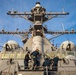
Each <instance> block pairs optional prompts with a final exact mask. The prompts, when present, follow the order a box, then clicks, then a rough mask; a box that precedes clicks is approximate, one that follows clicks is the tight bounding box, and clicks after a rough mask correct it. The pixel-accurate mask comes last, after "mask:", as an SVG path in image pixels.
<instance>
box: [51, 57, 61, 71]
mask: <svg viewBox="0 0 76 75" xmlns="http://www.w3.org/2000/svg"><path fill="white" fill-rule="evenodd" d="M59 60H61V59H59V57H58V56H56V57H54V58H53V61H54V63H53V69H52V70H54V71H57V70H58V61H59Z"/></svg>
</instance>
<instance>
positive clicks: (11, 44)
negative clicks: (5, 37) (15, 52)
mask: <svg viewBox="0 0 76 75" xmlns="http://www.w3.org/2000/svg"><path fill="white" fill-rule="evenodd" d="M6 44H7V46H8V47H9V48H10V49H17V48H19V44H18V43H17V42H16V41H14V40H9V41H7V42H6V43H5V44H4V47H6Z"/></svg>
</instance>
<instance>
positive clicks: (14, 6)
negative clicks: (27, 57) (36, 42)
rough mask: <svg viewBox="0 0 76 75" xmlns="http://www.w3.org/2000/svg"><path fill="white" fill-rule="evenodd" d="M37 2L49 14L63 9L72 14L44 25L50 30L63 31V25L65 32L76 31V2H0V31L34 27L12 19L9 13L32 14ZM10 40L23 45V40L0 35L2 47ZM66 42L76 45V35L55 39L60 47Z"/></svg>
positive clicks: (25, 29) (72, 0) (15, 0)
mask: <svg viewBox="0 0 76 75" xmlns="http://www.w3.org/2000/svg"><path fill="white" fill-rule="evenodd" d="M36 2H40V3H41V6H43V7H44V8H46V11H47V12H50V11H53V12H61V11H62V7H63V8H64V11H65V12H69V13H70V14H69V15H67V16H64V18H59V17H57V18H53V19H51V20H49V21H47V22H46V23H44V25H47V28H48V29H49V30H52V31H62V30H63V28H62V24H63V25H64V30H66V29H68V30H69V31H70V30H71V29H72V28H73V29H75V30H76V0H0V30H2V29H4V30H6V31H16V28H19V30H20V31H27V30H28V29H29V27H30V25H32V23H31V22H29V21H27V20H24V19H22V18H14V17H11V16H9V15H7V12H8V11H12V10H17V11H19V12H25V11H26V12H30V10H31V8H33V7H34V6H35V3H36ZM47 38H51V35H48V36H47ZM8 40H15V41H16V42H18V43H19V45H20V46H22V45H23V44H22V42H21V39H20V38H18V37H17V36H14V35H1V34H0V46H2V45H3V44H4V43H5V42H7V41H8ZM66 40H70V41H72V42H73V43H74V44H76V34H72V35H70V34H69V35H63V36H60V37H58V38H56V39H54V43H55V44H58V46H59V45H60V44H61V43H62V42H63V41H66ZM52 41H53V40H51V42H52Z"/></svg>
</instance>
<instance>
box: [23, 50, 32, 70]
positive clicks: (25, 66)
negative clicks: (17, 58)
mask: <svg viewBox="0 0 76 75" xmlns="http://www.w3.org/2000/svg"><path fill="white" fill-rule="evenodd" d="M29 55H30V52H29V51H28V52H27V54H26V55H25V58H24V68H25V69H29V67H28V63H29V60H31V59H30V56H29Z"/></svg>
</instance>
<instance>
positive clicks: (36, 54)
mask: <svg viewBox="0 0 76 75" xmlns="http://www.w3.org/2000/svg"><path fill="white" fill-rule="evenodd" d="M31 57H32V58H33V61H34V63H33V68H32V70H35V69H38V67H39V66H40V61H39V49H38V48H36V50H35V51H33V52H32V53H31ZM35 67H36V68H35Z"/></svg>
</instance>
